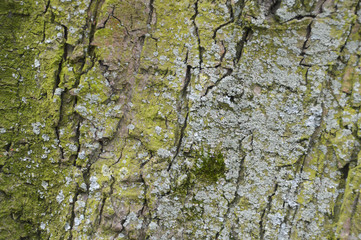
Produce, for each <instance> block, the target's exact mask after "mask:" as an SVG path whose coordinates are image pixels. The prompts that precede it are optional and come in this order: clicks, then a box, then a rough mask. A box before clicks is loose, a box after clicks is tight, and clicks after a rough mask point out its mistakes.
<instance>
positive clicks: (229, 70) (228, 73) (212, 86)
mask: <svg viewBox="0 0 361 240" xmlns="http://www.w3.org/2000/svg"><path fill="white" fill-rule="evenodd" d="M232 73H233V69H232V68H227V72H226V73H225V74H224V75H223V76H222V77H221V78H220V79H218V80H217V81H216V82H215V83H214V84H213V85H211V86H209V87H207V89H206V91H205V93H204V94H203V95H202V97H204V96H207V94H208V93H209V91H211V90H212V89H213V88H214V87H216V86H218V84H219V83H220V82H221V81H222V80H223V79H224V78H226V77H228V76H231V74H232Z"/></svg>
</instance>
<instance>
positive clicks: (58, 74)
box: [53, 25, 68, 159]
mask: <svg viewBox="0 0 361 240" xmlns="http://www.w3.org/2000/svg"><path fill="white" fill-rule="evenodd" d="M61 26H62V27H63V29H64V45H63V56H62V58H61V59H60V62H59V64H58V69H57V71H56V75H55V84H54V87H53V96H54V95H55V91H56V89H58V88H59V84H60V81H61V77H60V75H61V72H62V68H63V63H64V62H65V61H66V59H67V57H68V46H67V43H66V41H67V39H68V28H67V27H66V26H64V25H61ZM63 97H64V92H63V91H61V92H60V96H59V98H60V106H59V110H58V111H59V119H58V123H57V125H56V126H55V134H56V137H57V140H58V146H59V149H60V157H61V159H64V150H63V147H62V146H61V141H60V131H59V127H60V125H61V122H62V120H63V107H64V106H63V105H64V100H63Z"/></svg>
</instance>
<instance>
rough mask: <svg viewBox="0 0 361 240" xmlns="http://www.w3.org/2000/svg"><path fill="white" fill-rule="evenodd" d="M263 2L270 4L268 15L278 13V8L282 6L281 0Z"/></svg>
mask: <svg viewBox="0 0 361 240" xmlns="http://www.w3.org/2000/svg"><path fill="white" fill-rule="evenodd" d="M263 2H265V3H266V4H270V5H269V6H268V9H267V12H266V16H274V15H275V14H276V12H277V10H278V9H279V8H280V6H281V2H282V1H281V0H263ZM269 2H270V3H269Z"/></svg>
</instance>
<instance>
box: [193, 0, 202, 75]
mask: <svg viewBox="0 0 361 240" xmlns="http://www.w3.org/2000/svg"><path fill="white" fill-rule="evenodd" d="M198 1H199V0H197V1H196V2H195V3H194V11H195V13H194V15H193V16H192V17H191V20H192V24H193V27H194V29H195V35H196V36H197V42H198V57H199V69H200V70H202V63H203V57H202V56H203V52H204V48H203V47H202V45H201V38H200V35H199V28H198V26H197V23H196V18H197V16H198V13H199V12H198Z"/></svg>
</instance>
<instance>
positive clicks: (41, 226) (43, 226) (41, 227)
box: [40, 222, 46, 230]
mask: <svg viewBox="0 0 361 240" xmlns="http://www.w3.org/2000/svg"><path fill="white" fill-rule="evenodd" d="M45 227H46V225H45V223H43V222H41V223H40V229H42V230H44V229H45Z"/></svg>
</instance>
